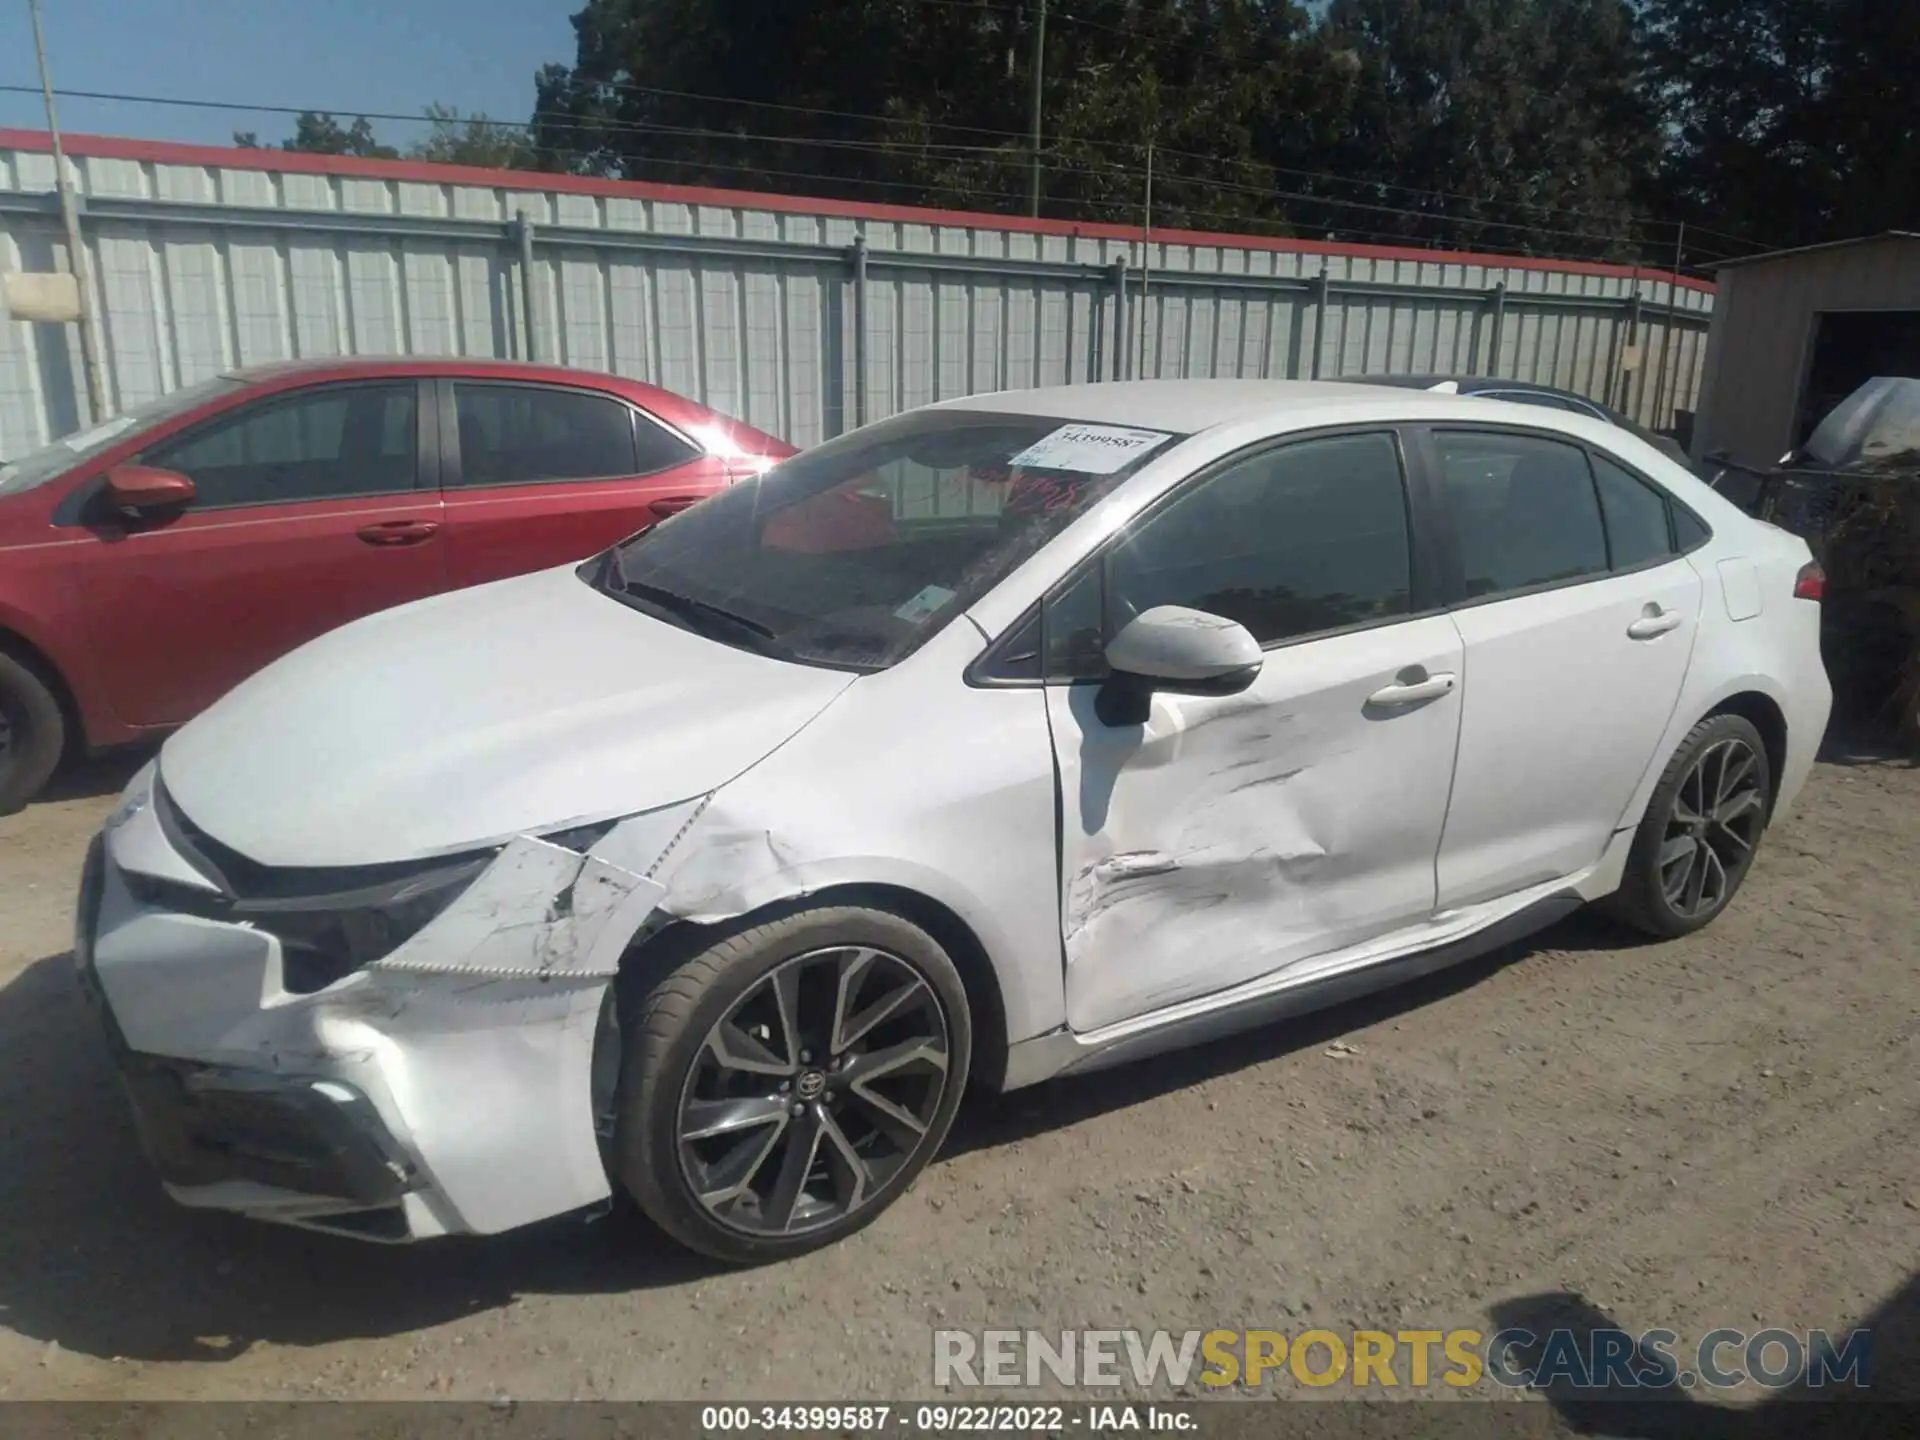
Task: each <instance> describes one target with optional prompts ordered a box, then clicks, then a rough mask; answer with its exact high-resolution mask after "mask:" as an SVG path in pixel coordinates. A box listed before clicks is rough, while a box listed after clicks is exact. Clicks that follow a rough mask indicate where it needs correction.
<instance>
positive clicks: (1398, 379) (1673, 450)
mask: <svg viewBox="0 0 1920 1440" xmlns="http://www.w3.org/2000/svg"><path fill="white" fill-rule="evenodd" d="M1340 378H1341V379H1343V380H1348V381H1352V382H1354V383H1356V384H1361V385H1399V386H1402V387H1404V388H1405V389H1408V390H1442V391H1447V392H1450V393H1452V394H1455V395H1472V396H1474V397H1475V398H1476V399H1480V400H1508V401H1511V402H1512V403H1514V404H1516V405H1539V406H1541V407H1543V408H1545V409H1548V410H1570V411H1572V412H1573V413H1574V414H1575V415H1586V416H1589V417H1591V418H1592V419H1595V420H1604V421H1606V422H1607V424H1609V425H1617V426H1619V427H1620V429H1622V430H1625V431H1626V432H1627V433H1629V434H1630V435H1634V436H1637V437H1638V438H1640V439H1642V440H1644V441H1646V442H1647V444H1649V445H1651V446H1653V448H1654V449H1656V450H1658V451H1659V452H1660V453H1661V454H1663V455H1667V456H1670V457H1671V458H1672V459H1674V460H1675V461H1677V462H1678V463H1679V464H1682V465H1685V466H1686V467H1687V468H1688V469H1689V470H1692V471H1693V472H1694V473H1695V474H1697V475H1700V476H1701V478H1702V479H1707V478H1709V477H1708V476H1707V475H1705V474H1703V473H1702V472H1701V471H1700V469H1699V467H1697V466H1696V465H1695V464H1694V463H1693V461H1691V460H1690V459H1688V458H1687V452H1686V450H1685V449H1683V448H1682V447H1681V445H1680V442H1679V441H1677V440H1675V439H1674V438H1673V437H1672V436H1670V435H1662V434H1660V433H1659V432H1658V431H1655V430H1649V429H1647V427H1646V426H1644V425H1640V424H1636V423H1635V422H1634V421H1632V420H1629V419H1628V418H1627V417H1626V416H1624V415H1622V414H1621V413H1620V412H1619V411H1618V410H1615V409H1614V408H1612V407H1611V406H1609V405H1602V404H1601V403H1600V402H1599V401H1598V400H1589V399H1588V398H1587V397H1586V396H1585V395H1580V394H1577V393H1575V392H1574V391H1572V390H1561V389H1559V388H1557V387H1556V386H1552V385H1536V384H1534V383H1533V382H1532V381H1530V380H1502V379H1500V378H1498V377H1497V376H1493V375H1343V376H1341V377H1340Z"/></svg>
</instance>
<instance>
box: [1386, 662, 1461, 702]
mask: <svg viewBox="0 0 1920 1440" xmlns="http://www.w3.org/2000/svg"><path fill="white" fill-rule="evenodd" d="M1459 683H1460V677H1459V676H1457V675H1455V674H1454V673H1453V672H1452V671H1451V670H1442V671H1440V672H1439V673H1438V674H1435V675H1429V676H1427V678H1426V679H1424V680H1408V681H1404V682H1402V681H1395V682H1394V683H1393V684H1391V685H1389V686H1387V687H1386V688H1385V689H1384V690H1376V691H1374V692H1373V694H1371V695H1369V696H1368V697H1367V704H1369V705H1378V706H1381V707H1383V708H1384V707H1390V706H1394V705H1418V704H1419V703H1420V702H1421V701H1422V700H1438V699H1439V698H1440V697H1441V696H1442V695H1451V694H1452V693H1453V687H1454V686H1455V685H1457V684H1459Z"/></svg>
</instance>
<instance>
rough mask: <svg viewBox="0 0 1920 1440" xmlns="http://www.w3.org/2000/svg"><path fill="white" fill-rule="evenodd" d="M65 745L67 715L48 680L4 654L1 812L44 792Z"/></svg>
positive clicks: (0, 669) (0, 665) (0, 667)
mask: <svg viewBox="0 0 1920 1440" xmlns="http://www.w3.org/2000/svg"><path fill="white" fill-rule="evenodd" d="M66 744H67V724H66V719H65V717H64V716H62V715H61V713H60V702H59V701H58V700H56V699H54V697H53V691H52V689H51V688H50V687H49V686H48V685H47V682H46V681H45V680H43V679H41V678H40V676H39V675H38V674H36V673H35V672H34V671H33V670H31V669H30V668H28V667H27V666H26V665H24V664H22V663H21V662H20V661H18V660H16V659H14V657H13V656H11V655H8V654H6V653H4V652H0V815H11V814H13V813H14V812H16V811H17V810H19V809H20V807H21V806H23V805H25V804H26V803H27V801H29V800H31V799H32V798H33V797H34V796H35V795H37V794H39V793H40V787H41V786H42V785H45V784H46V783H47V779H48V777H49V776H51V775H52V774H53V772H54V769H55V768H56V767H57V766H58V765H59V764H60V753H61V751H63V750H64V749H65V748H66Z"/></svg>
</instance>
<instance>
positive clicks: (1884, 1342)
mask: <svg viewBox="0 0 1920 1440" xmlns="http://www.w3.org/2000/svg"><path fill="white" fill-rule="evenodd" d="M1489 1318H1490V1320H1491V1324H1492V1329H1493V1331H1494V1332H1495V1333H1497V1332H1499V1331H1502V1330H1509V1329H1512V1330H1520V1331H1525V1332H1527V1333H1528V1334H1529V1335H1532V1336H1534V1337H1536V1338H1537V1340H1538V1342H1539V1343H1536V1344H1534V1345H1532V1346H1528V1345H1527V1344H1525V1343H1524V1342H1522V1343H1520V1344H1519V1345H1517V1346H1516V1347H1515V1349H1514V1352H1513V1353H1514V1356H1515V1359H1516V1360H1517V1361H1518V1362H1519V1363H1521V1364H1522V1365H1528V1366H1531V1365H1535V1364H1538V1363H1539V1362H1540V1360H1541V1358H1542V1357H1543V1355H1544V1354H1545V1349H1544V1347H1545V1346H1546V1345H1547V1344H1549V1343H1551V1342H1550V1341H1549V1339H1548V1337H1550V1336H1552V1335H1553V1334H1554V1332H1556V1331H1563V1332H1566V1333H1567V1334H1570V1335H1571V1336H1572V1337H1573V1344H1572V1346H1571V1351H1570V1352H1569V1350H1568V1349H1565V1348H1563V1349H1561V1350H1560V1352H1559V1353H1560V1355H1561V1356H1562V1357H1563V1361H1562V1363H1561V1364H1560V1365H1558V1366H1556V1378H1555V1379H1554V1380H1553V1381H1552V1382H1551V1383H1548V1384H1547V1385H1545V1386H1544V1387H1542V1390H1541V1392H1540V1393H1542V1394H1543V1395H1544V1398H1545V1399H1546V1400H1547V1401H1548V1403H1549V1404H1551V1405H1552V1406H1553V1409H1554V1411H1555V1413H1556V1414H1557V1416H1558V1417H1559V1418H1560V1420H1561V1421H1562V1422H1564V1424H1565V1425H1566V1426H1567V1428H1568V1429H1570V1430H1572V1431H1573V1433H1575V1434H1577V1435H1596V1436H1604V1437H1608V1440H1811V1437H1820V1436H1829V1435H1831V1436H1845V1437H1849V1440H1851V1437H1864V1436H1881V1435H1911V1434H1914V1433H1916V1431H1917V1430H1920V1424H1917V1423H1916V1415H1917V1414H1920V1409H1917V1408H1916V1404H1915V1402H1916V1401H1920V1276H1913V1277H1910V1278H1909V1279H1908V1280H1907V1283H1906V1284H1905V1285H1903V1286H1901V1287H1900V1288H1899V1289H1898V1290H1896V1291H1895V1292H1894V1293H1893V1294H1892V1295H1890V1296H1889V1297H1888V1298H1887V1299H1886V1300H1885V1301H1883V1302H1882V1303H1881V1304H1880V1305H1879V1306H1878V1307H1876V1308H1875V1310H1874V1311H1873V1313H1872V1314H1870V1315H1865V1316H1862V1317H1860V1318H1859V1319H1858V1320H1856V1321H1853V1322H1852V1323H1841V1324H1837V1325H1835V1327H1834V1328H1833V1329H1832V1330H1830V1331H1829V1332H1828V1334H1829V1335H1830V1336H1831V1338H1832V1340H1833V1342H1834V1344H1835V1345H1836V1347H1844V1346H1845V1344H1846V1341H1847V1338H1848V1332H1850V1331H1851V1330H1853V1329H1855V1328H1860V1329H1864V1330H1866V1331H1868V1332H1869V1335H1870V1339H1869V1341H1868V1343H1867V1346H1866V1350H1865V1352H1864V1353H1865V1357H1866V1359H1865V1363H1864V1364H1863V1367H1862V1369H1861V1370H1860V1371H1859V1372H1857V1373H1856V1374H1853V1375H1847V1376H1842V1377H1841V1378H1840V1380H1839V1383H1834V1382H1833V1381H1832V1380H1828V1381H1826V1382H1824V1383H1823V1384H1821V1385H1820V1386H1819V1387H1818V1388H1815V1387H1813V1386H1810V1385H1809V1384H1807V1383H1806V1382H1805V1381H1804V1380H1798V1381H1794V1382H1793V1383H1791V1384H1788V1385H1786V1386H1785V1387H1783V1388H1781V1389H1779V1390H1776V1391H1774V1392H1772V1394H1771V1395H1769V1396H1768V1398H1766V1399H1765V1400H1762V1401H1760V1402H1759V1403H1757V1404H1752V1403H1749V1404H1744V1405H1740V1406H1733V1405H1726V1404H1716V1403H1710V1402H1708V1401H1706V1400H1702V1399H1699V1398H1696V1397H1697V1396H1698V1395H1700V1394H1702V1393H1705V1392H1704V1388H1703V1387H1701V1386H1698V1385H1696V1386H1693V1387H1691V1388H1688V1389H1678V1390H1676V1389H1673V1388H1670V1387H1669V1388H1663V1389H1660V1390H1655V1391H1633V1390H1626V1391H1621V1390H1615V1391H1613V1392H1611V1393H1609V1392H1607V1391H1604V1390H1594V1389H1590V1388H1582V1387H1580V1386H1577V1385H1575V1384H1573V1383H1572V1382H1571V1379H1570V1378H1569V1375H1570V1372H1569V1370H1568V1368H1567V1366H1566V1364H1565V1363H1564V1357H1565V1356H1566V1355H1567V1354H1568V1353H1573V1354H1575V1355H1579V1356H1592V1355H1594V1354H1596V1353H1604V1346H1601V1347H1596V1344H1595V1341H1594V1335H1595V1332H1596V1331H1612V1330H1616V1329H1617V1322H1615V1321H1614V1320H1613V1319H1612V1317H1610V1316H1609V1315H1607V1314H1606V1313H1605V1312H1604V1311H1602V1310H1600V1309H1598V1308H1596V1307H1595V1306H1593V1305H1592V1304H1590V1303H1589V1302H1588V1301H1587V1300H1586V1299H1585V1298H1584V1297H1582V1296H1579V1295H1574V1294H1568V1293H1566V1292H1554V1293H1549V1294H1541V1295H1525V1296H1519V1297H1516V1298H1514V1299H1511V1300H1503V1301H1501V1302H1499V1303H1498V1304H1496V1305H1495V1306H1494V1307H1493V1309H1492V1312H1491V1314H1490V1317H1489ZM1755 1328H1757V1327H1755ZM1699 1338H1700V1337H1689V1338H1688V1339H1687V1341H1686V1342H1684V1343H1680V1344H1673V1345H1672V1347H1671V1357H1670V1358H1671V1360H1672V1362H1673V1365H1674V1369H1675V1370H1676V1371H1677V1372H1679V1373H1681V1374H1687V1373H1691V1372H1692V1371H1693V1365H1694V1360H1695V1355H1694V1354H1693V1353H1691V1352H1690V1351H1689V1349H1688V1348H1687V1347H1688V1346H1689V1345H1693V1344H1697V1343H1698V1340H1699ZM1805 1338H1806V1337H1805V1335H1804V1333H1803V1334H1802V1335H1801V1337H1800V1339H1801V1340H1802V1341H1804V1340H1805ZM1784 1357H1785V1352H1784V1350H1782V1349H1779V1348H1776V1349H1774V1350H1773V1351H1772V1352H1771V1354H1770V1356H1769V1357H1768V1358H1767V1359H1766V1360H1765V1361H1764V1363H1765V1364H1768V1365H1774V1366H1781V1365H1782V1363H1783V1360H1784ZM1713 1358H1714V1360H1715V1362H1716V1363H1717V1364H1718V1365H1719V1366H1720V1368H1721V1369H1723V1370H1726V1369H1734V1370H1738V1369H1740V1368H1741V1367H1742V1365H1743V1364H1744V1363H1745V1362H1744V1361H1743V1359H1742V1352H1741V1347H1740V1346H1738V1345H1728V1346H1726V1347H1723V1348H1722V1349H1720V1350H1719V1351H1718V1352H1717V1353H1716V1354H1715V1356H1714V1357H1713ZM1632 1363H1633V1364H1634V1366H1635V1368H1638V1365H1639V1361H1638V1360H1635V1361H1634V1362H1632ZM1856 1380H1857V1381H1859V1382H1862V1383H1855V1381H1856ZM1623 1396H1624V1397H1627V1398H1623Z"/></svg>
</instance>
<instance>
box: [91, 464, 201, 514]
mask: <svg viewBox="0 0 1920 1440" xmlns="http://www.w3.org/2000/svg"><path fill="white" fill-rule="evenodd" d="M194 493H195V492H194V488H193V481H192V480H190V479H188V478H187V477H186V476H185V475H182V474H181V473H180V472H179V471H178V470H162V469H160V468H159V467H158V466H156V465H116V466H114V467H113V469H111V470H109V471H108V472H107V499H108V500H109V501H110V502H112V504H113V505H114V507H115V508H116V509H119V510H130V511H136V512H137V511H145V510H177V509H179V508H180V507H181V506H183V505H190V504H192V503H193V497H194Z"/></svg>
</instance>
